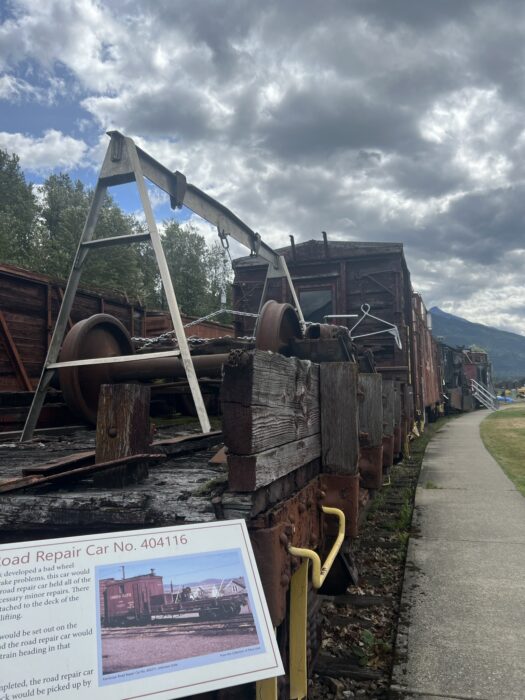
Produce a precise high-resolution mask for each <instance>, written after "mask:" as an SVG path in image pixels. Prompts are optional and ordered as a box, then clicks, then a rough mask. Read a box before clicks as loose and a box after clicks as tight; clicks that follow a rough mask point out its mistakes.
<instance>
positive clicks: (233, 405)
mask: <svg viewBox="0 0 525 700" xmlns="http://www.w3.org/2000/svg"><path fill="white" fill-rule="evenodd" d="M221 403H222V414H223V420H222V424H223V432H224V442H225V444H226V445H227V447H228V449H229V450H230V451H231V452H232V453H233V454H236V455H253V454H256V453H259V452H264V451H266V450H269V449H272V448H274V447H278V446H279V445H285V444H287V443H290V442H294V441H297V440H301V439H303V438H306V437H309V436H311V435H315V434H317V433H319V431H320V416H319V367H318V366H317V365H315V364H312V363H311V362H309V361H308V360H298V359H296V358H287V357H283V356H282V355H278V354H276V353H269V352H264V351H261V350H252V351H248V352H242V353H241V354H240V355H238V354H235V355H232V356H231V359H230V361H229V362H228V363H226V365H225V366H224V378H223V382H222V387H221Z"/></svg>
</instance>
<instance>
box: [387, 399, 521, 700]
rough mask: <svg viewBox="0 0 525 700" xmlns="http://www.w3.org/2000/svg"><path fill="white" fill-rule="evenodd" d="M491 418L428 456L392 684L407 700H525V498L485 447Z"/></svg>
mask: <svg viewBox="0 0 525 700" xmlns="http://www.w3.org/2000/svg"><path fill="white" fill-rule="evenodd" d="M486 416H487V411H477V412H475V413H470V414H466V415H464V416H461V417H460V418H456V419H454V420H451V421H450V422H448V423H447V424H446V425H445V426H444V428H443V429H442V430H441V431H440V432H439V433H437V435H436V436H435V437H434V438H433V439H432V441H431V442H430V443H429V445H428V447H427V450H426V453H425V459H424V461H423V467H422V470H421V476H420V479H419V485H418V489H417V494H416V506H415V512H414V521H413V527H414V529H415V535H414V536H413V537H411V538H410V543H409V547H408V557H407V568H406V572H405V581H404V585H403V598H402V607H401V610H402V621H401V625H400V629H399V632H398V640H397V649H398V652H399V660H398V662H397V665H396V667H395V669H394V677H393V690H394V691H395V690H397V691H398V692H399V697H402V698H406V699H407V700H408V699H409V698H413V699H414V700H421V698H428V699H429V700H430V699H432V700H435V699H436V698H461V699H469V700H470V699H471V698H476V700H478V699H479V698H482V699H483V700H500V699H501V700H524V699H525V498H524V497H523V496H521V494H520V493H519V492H518V491H516V489H515V487H514V485H513V484H512V482H511V481H510V480H509V479H508V478H507V477H506V476H505V474H504V473H503V471H502V470H501V469H500V467H499V466H498V464H497V463H496V462H495V461H494V460H493V459H492V457H491V456H490V455H489V453H488V452H487V451H486V450H485V448H484V447H483V443H482V442H481V438H480V436H479V424H480V423H481V421H482V420H483V419H484V418H485V417H486ZM524 459H525V455H524ZM393 695H394V697H395V696H396V695H395V693H393Z"/></svg>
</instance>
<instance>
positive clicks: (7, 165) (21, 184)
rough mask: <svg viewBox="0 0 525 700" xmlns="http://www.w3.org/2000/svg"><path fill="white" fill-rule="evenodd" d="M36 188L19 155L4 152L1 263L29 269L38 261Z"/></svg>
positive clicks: (0, 197) (0, 178)
mask: <svg viewBox="0 0 525 700" xmlns="http://www.w3.org/2000/svg"><path fill="white" fill-rule="evenodd" d="M36 215H37V205H36V198H35V195H34V193H33V187H32V185H31V184H30V183H29V184H28V183H27V182H26V180H25V177H24V174H23V173H22V171H21V169H20V165H19V159H18V156H17V155H16V154H14V153H13V154H11V155H10V154H9V153H8V152H7V151H3V150H0V261H2V262H9V263H13V264H15V265H21V266H24V267H29V268H30V269H31V266H32V265H34V263H35V260H36V259H37V258H38V221H37V216H36Z"/></svg>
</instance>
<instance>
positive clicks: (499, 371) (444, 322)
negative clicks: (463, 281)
mask: <svg viewBox="0 0 525 700" xmlns="http://www.w3.org/2000/svg"><path fill="white" fill-rule="evenodd" d="M430 313H431V314H432V334H433V335H434V337H436V338H441V337H442V338H443V342H445V343H446V344H447V345H453V346H455V345H465V346H466V347H470V346H471V345H477V346H478V347H480V348H483V349H484V350H486V351H487V352H488V354H489V358H490V360H491V362H492V367H493V371H494V376H495V378H496V379H498V380H502V379H523V377H525V336H523V335H518V334H517V333H509V332H508V331H500V330H498V329H497V328H492V327H491V326H484V325H483V324H481V323H472V322H471V321H466V320H465V319H464V318H460V317H459V316H454V315H453V314H448V313H446V312H445V311H442V310H441V309H439V308H438V307H437V306H433V307H432V308H431V309H430Z"/></svg>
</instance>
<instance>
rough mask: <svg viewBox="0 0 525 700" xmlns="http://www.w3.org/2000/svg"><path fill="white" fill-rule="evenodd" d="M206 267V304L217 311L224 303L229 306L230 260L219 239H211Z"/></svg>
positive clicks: (230, 300) (230, 302)
mask: <svg viewBox="0 0 525 700" xmlns="http://www.w3.org/2000/svg"><path fill="white" fill-rule="evenodd" d="M206 269H207V279H208V306H209V307H210V312H211V311H217V310H218V309H220V308H221V306H223V305H224V304H225V305H226V307H227V308H231V304H232V299H231V288H232V287H231V285H232V269H231V262H230V259H229V258H228V254H227V253H226V251H225V249H224V248H223V247H222V245H221V243H220V242H219V241H213V243H212V244H211V245H210V246H208V254H207V260H206ZM223 302H224V303H223Z"/></svg>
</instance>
